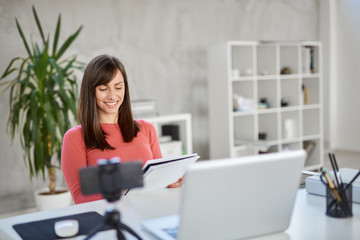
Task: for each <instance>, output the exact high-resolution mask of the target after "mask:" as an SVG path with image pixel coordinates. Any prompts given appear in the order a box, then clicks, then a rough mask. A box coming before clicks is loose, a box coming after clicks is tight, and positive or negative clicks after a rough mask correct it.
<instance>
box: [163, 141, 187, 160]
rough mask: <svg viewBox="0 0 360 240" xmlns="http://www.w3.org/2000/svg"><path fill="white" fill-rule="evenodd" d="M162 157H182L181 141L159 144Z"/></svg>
mask: <svg viewBox="0 0 360 240" xmlns="http://www.w3.org/2000/svg"><path fill="white" fill-rule="evenodd" d="M160 150H161V153H162V155H163V157H168V156H176V155H182V154H183V151H182V141H171V142H163V143H160Z"/></svg>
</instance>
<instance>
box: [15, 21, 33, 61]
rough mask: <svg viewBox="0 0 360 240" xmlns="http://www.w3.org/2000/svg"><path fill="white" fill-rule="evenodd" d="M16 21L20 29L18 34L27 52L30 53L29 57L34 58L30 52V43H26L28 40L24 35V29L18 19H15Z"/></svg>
mask: <svg viewBox="0 0 360 240" xmlns="http://www.w3.org/2000/svg"><path fill="white" fill-rule="evenodd" d="M15 21H16V27H17V29H18V32H19V34H20V37H21V39H22V40H23V43H24V45H25V48H26V51H27V52H28V54H29V57H30V58H32V57H33V56H32V54H31V52H30V48H29V45H28V43H27V41H26V38H25V36H24V33H23V31H22V29H21V26H20V24H19V22H18V20H17V18H15Z"/></svg>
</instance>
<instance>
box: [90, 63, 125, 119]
mask: <svg viewBox="0 0 360 240" xmlns="http://www.w3.org/2000/svg"><path fill="white" fill-rule="evenodd" d="M124 95H125V82H124V78H123V75H122V74H121V72H120V70H117V71H116V74H115V76H114V78H113V79H111V81H110V82H109V83H108V84H107V85H99V86H97V87H96V90H95V96H96V105H97V111H98V116H99V122H100V123H116V122H117V116H118V110H119V107H120V106H121V104H122V102H123V100H124Z"/></svg>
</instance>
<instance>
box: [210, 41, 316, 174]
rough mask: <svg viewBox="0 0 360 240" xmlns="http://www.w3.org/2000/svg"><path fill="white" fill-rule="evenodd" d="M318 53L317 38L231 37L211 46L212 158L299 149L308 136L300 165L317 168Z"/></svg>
mask: <svg viewBox="0 0 360 240" xmlns="http://www.w3.org/2000/svg"><path fill="white" fill-rule="evenodd" d="M321 56H322V54H321V43H319V42H255V41H247V42H243V41H241V42H237V41H229V42H224V43H221V44H218V45H215V46H213V47H212V48H210V49H209V51H208V69H209V70H208V73H209V76H208V79H209V106H210V107H209V117H210V119H209V123H210V124H209V125H210V129H209V133H210V158H212V159H217V158H227V157H237V156H244V155H253V154H259V152H260V153H262V152H278V151H284V150H288V149H301V148H306V146H307V144H308V143H309V142H310V143H312V145H313V146H314V147H313V149H312V151H311V153H310V154H308V159H307V161H306V164H305V167H304V168H305V169H307V170H311V169H316V168H319V167H320V166H321V165H322V164H323V119H322V111H323V110H322V102H321V101H322V74H321V70H322V69H321V62H322V59H321ZM262 99H265V102H266V103H267V104H268V105H267V107H265V108H261V106H260V105H259V103H260V102H261V100H262ZM265 105H266V104H265ZM263 106H264V105H263ZM263 134H265V135H266V139H261V138H262V136H263Z"/></svg>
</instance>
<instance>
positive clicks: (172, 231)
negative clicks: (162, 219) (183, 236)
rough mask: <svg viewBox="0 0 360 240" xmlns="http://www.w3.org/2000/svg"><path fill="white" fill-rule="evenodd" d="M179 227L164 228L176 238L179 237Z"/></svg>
mask: <svg viewBox="0 0 360 240" xmlns="http://www.w3.org/2000/svg"><path fill="white" fill-rule="evenodd" d="M178 230H179V228H178V227H172V228H164V229H163V231H164V232H166V233H167V234H168V235H170V236H171V237H173V238H174V239H176V238H177V233H178Z"/></svg>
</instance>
